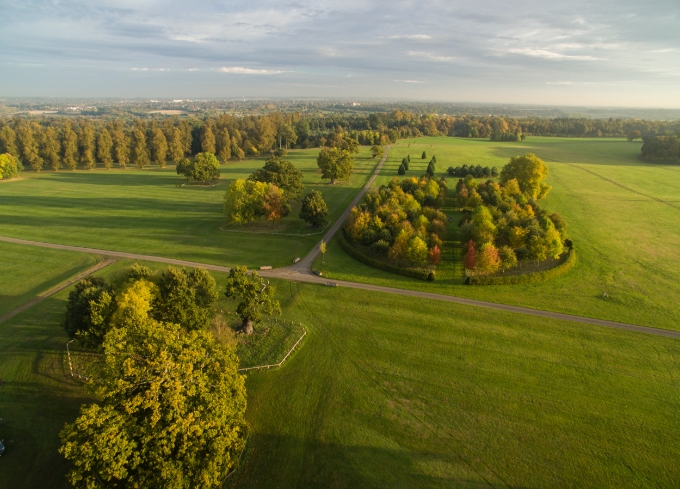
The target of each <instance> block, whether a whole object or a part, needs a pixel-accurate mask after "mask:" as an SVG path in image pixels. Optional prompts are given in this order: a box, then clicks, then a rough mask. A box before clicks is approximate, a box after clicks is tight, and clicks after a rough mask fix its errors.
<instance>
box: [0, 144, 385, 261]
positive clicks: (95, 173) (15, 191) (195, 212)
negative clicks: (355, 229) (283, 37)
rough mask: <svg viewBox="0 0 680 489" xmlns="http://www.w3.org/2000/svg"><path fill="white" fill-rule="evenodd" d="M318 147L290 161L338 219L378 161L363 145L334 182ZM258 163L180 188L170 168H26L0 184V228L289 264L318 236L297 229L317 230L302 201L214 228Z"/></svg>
mask: <svg viewBox="0 0 680 489" xmlns="http://www.w3.org/2000/svg"><path fill="white" fill-rule="evenodd" d="M317 154H318V149H317V150H304V151H303V150H300V151H292V152H291V153H290V155H289V156H288V157H287V159H289V160H290V161H292V162H293V163H294V164H295V165H296V166H298V168H300V169H301V170H302V171H303V173H304V180H303V181H304V183H305V185H306V191H309V190H311V189H317V190H320V191H321V192H322V193H323V196H324V199H325V200H326V202H327V203H328V207H329V217H330V219H331V220H335V219H336V218H337V217H338V216H339V215H340V214H341V213H342V211H344V210H345V208H346V207H347V206H348V205H349V203H350V202H351V201H352V199H353V198H354V196H355V195H356V193H357V192H358V191H359V189H360V188H361V187H363V185H364V184H365V183H366V180H367V179H368V178H369V176H370V175H371V174H372V173H373V170H374V168H375V165H376V164H377V163H378V162H377V160H374V159H372V158H371V156H370V153H369V149H368V148H362V149H361V152H360V153H359V154H358V155H356V157H355V172H354V175H353V176H352V178H351V179H350V180H349V181H348V182H346V183H341V184H338V185H332V186H331V185H329V184H327V183H325V182H323V181H322V180H321V173H320V170H319V169H318V167H317V165H316V156H317ZM263 165H264V159H263V158H257V159H253V160H245V161H241V162H232V163H229V164H227V165H223V166H222V169H221V172H222V179H221V180H220V183H219V184H218V185H216V186H213V187H205V186H201V185H190V186H183V187H180V186H178V185H179V184H181V183H182V182H183V181H184V180H183V179H181V178H180V177H179V176H178V175H177V174H176V173H175V170H174V167H170V168H167V169H165V170H159V169H157V168H153V169H148V170H141V171H140V170H120V169H115V170H109V171H106V170H92V171H74V172H69V171H61V172H58V173H55V172H42V173H39V174H35V173H30V172H25V173H24V175H23V177H22V178H21V179H19V180H16V181H11V182H5V183H3V184H2V187H1V188H0V234H2V235H4V236H11V237H17V238H24V239H31V240H35V241H46V242H51V243H60V244H69V245H77V246H87V247H92V248H99V249H105V250H115V251H127V252H136V253H144V254H150V255H158V256H166V257H173V258H182V259H187V260H193V261H198V262H203V263H214V264H220V265H248V266H250V267H259V266H261V265H271V266H275V267H280V266H285V265H289V264H290V263H291V262H292V260H293V259H294V258H295V257H297V256H304V255H305V254H306V253H307V252H309V251H310V250H311V249H312V247H313V246H314V244H315V243H317V242H318V241H319V239H320V237H321V235H320V234H316V235H311V236H297V234H309V233H315V232H317V233H318V232H319V231H318V230H314V229H311V228H309V227H307V226H305V225H304V224H303V223H302V221H301V220H300V219H299V218H298V213H299V208H300V204H299V203H297V204H295V205H294V206H293V212H292V213H291V214H290V215H289V216H288V217H287V218H285V219H284V220H283V221H282V223H281V224H280V225H279V226H276V227H273V228H272V227H270V226H269V225H263V224H261V225H255V226H250V227H245V228H234V227H233V226H229V227H227V230H221V229H220V228H221V227H222V226H224V225H225V223H226V220H225V218H224V216H223V213H222V204H223V196H224V193H225V191H226V188H227V186H228V184H229V183H230V182H231V181H232V180H234V179H236V178H247V177H248V176H249V175H250V174H251V173H252V172H253V171H255V170H256V169H258V168H261V167H262V166H263ZM243 231H245V232H243ZM263 233H269V234H263ZM271 233H285V234H289V235H280V234H271Z"/></svg>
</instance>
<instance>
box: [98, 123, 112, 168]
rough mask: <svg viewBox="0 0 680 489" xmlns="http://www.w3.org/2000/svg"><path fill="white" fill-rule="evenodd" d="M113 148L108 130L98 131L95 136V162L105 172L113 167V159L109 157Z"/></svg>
mask: <svg viewBox="0 0 680 489" xmlns="http://www.w3.org/2000/svg"><path fill="white" fill-rule="evenodd" d="M112 148H113V139H112V138H111V133H109V130H108V129H106V128H104V129H102V130H101V131H99V135H98V136H97V160H99V162H100V163H101V164H102V165H103V166H104V168H106V169H107V170H108V169H109V168H111V166H113V158H112V156H111V149H112Z"/></svg>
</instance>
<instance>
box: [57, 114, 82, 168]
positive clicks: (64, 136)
mask: <svg viewBox="0 0 680 489" xmlns="http://www.w3.org/2000/svg"><path fill="white" fill-rule="evenodd" d="M61 151H62V158H63V159H62V161H63V162H64V166H65V167H66V168H68V169H69V170H75V169H76V167H77V166H78V135H77V134H76V133H75V131H74V130H73V128H72V127H71V123H70V122H69V121H65V122H64V126H63V128H62V131H61Z"/></svg>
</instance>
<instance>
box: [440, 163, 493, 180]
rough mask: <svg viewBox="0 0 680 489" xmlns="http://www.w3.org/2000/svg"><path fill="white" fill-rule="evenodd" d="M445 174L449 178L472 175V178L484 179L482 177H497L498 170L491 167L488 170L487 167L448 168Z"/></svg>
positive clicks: (465, 166) (464, 166)
mask: <svg viewBox="0 0 680 489" xmlns="http://www.w3.org/2000/svg"><path fill="white" fill-rule="evenodd" d="M446 173H447V174H448V175H449V176H451V177H460V178H464V177H467V176H468V175H472V176H473V177H474V178H484V177H497V176H498V168H496V167H495V166H494V167H491V168H489V167H488V166H485V167H482V165H477V166H474V165H470V166H467V165H463V166H457V167H455V168H454V167H452V166H450V167H448V168H447V170H446Z"/></svg>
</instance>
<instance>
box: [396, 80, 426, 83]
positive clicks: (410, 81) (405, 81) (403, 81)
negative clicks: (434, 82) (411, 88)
mask: <svg viewBox="0 0 680 489" xmlns="http://www.w3.org/2000/svg"><path fill="white" fill-rule="evenodd" d="M394 81H395V82H401V83H425V82H423V81H420V80H394Z"/></svg>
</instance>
